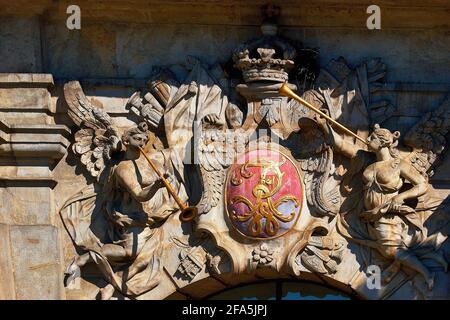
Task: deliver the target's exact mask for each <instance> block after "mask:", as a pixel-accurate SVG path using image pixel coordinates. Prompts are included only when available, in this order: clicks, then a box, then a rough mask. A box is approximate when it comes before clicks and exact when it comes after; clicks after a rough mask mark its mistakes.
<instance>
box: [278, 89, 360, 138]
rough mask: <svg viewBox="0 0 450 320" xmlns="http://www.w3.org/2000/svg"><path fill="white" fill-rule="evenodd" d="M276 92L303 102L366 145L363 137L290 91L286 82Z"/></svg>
mask: <svg viewBox="0 0 450 320" xmlns="http://www.w3.org/2000/svg"><path fill="white" fill-rule="evenodd" d="M278 93H279V94H280V95H282V96H286V97H290V98H292V99H294V100H297V101H298V102H300V103H301V104H303V105H304V106H305V107H307V108H308V109H310V110H312V111H314V112H316V113H318V114H319V115H321V116H322V117H324V118H325V119H327V120H328V121H330V122H331V123H332V124H334V125H335V126H337V127H338V128H340V129H342V130H343V131H344V132H346V133H348V134H350V135H352V136H353V137H355V138H356V139H358V140H359V141H361V142H362V143H364V144H366V145H367V141H366V140H365V139H364V138H361V137H360V136H358V135H357V134H356V133H354V132H353V131H351V130H350V129H348V128H347V127H345V126H343V125H342V124H340V123H339V122H337V121H336V120H334V119H333V118H331V117H330V116H328V115H327V114H326V113H324V112H322V111H320V110H319V109H317V108H316V107H314V106H313V105H312V104H310V103H309V102H308V101H306V100H304V99H302V98H301V97H299V96H298V95H296V94H295V93H294V91H292V90H291V89H290V88H289V86H288V85H287V83H286V82H285V83H283V85H282V86H281V88H280V89H279V91H278Z"/></svg>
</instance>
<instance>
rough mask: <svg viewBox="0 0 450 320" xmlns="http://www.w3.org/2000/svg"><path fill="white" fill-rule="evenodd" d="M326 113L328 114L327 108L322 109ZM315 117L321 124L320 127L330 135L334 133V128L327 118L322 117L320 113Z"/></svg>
mask: <svg viewBox="0 0 450 320" xmlns="http://www.w3.org/2000/svg"><path fill="white" fill-rule="evenodd" d="M322 111H323V112H324V113H325V114H328V111H327V110H322ZM314 119H315V120H316V122H317V124H318V125H319V128H320V129H321V130H322V131H323V132H324V133H325V134H326V135H330V133H332V129H331V128H330V124H329V123H328V121H327V119H325V118H324V117H322V116H321V115H320V114H317V113H316V114H315V115H314Z"/></svg>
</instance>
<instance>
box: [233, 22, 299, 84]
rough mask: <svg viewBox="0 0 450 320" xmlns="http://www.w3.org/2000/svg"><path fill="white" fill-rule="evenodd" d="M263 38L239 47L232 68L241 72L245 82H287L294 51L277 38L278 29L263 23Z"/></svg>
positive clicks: (274, 25) (273, 25)
mask: <svg viewBox="0 0 450 320" xmlns="http://www.w3.org/2000/svg"><path fill="white" fill-rule="evenodd" d="M261 30H262V33H263V37H262V38H259V39H256V40H252V41H250V42H247V43H244V44H243V45H241V46H239V47H238V48H237V49H236V50H235V52H234V55H233V61H234V63H235V64H234V67H235V68H237V69H239V70H240V71H242V75H243V78H244V81H245V82H252V81H276V82H285V81H287V80H288V72H289V71H290V70H291V69H292V67H293V66H294V61H293V59H294V58H295V56H296V50H295V48H294V47H293V46H291V45H290V44H289V43H288V42H287V41H286V40H284V39H283V38H280V37H278V36H277V31H278V27H277V25H276V24H273V23H263V25H262V26H261Z"/></svg>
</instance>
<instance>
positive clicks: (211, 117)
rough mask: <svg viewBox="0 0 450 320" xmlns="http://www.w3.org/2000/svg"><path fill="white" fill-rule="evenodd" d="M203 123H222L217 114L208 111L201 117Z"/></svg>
mask: <svg viewBox="0 0 450 320" xmlns="http://www.w3.org/2000/svg"><path fill="white" fill-rule="evenodd" d="M203 123H209V124H222V123H221V121H220V118H219V116H218V115H217V114H214V113H210V114H208V115H206V116H204V117H203Z"/></svg>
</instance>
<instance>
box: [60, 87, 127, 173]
mask: <svg viewBox="0 0 450 320" xmlns="http://www.w3.org/2000/svg"><path fill="white" fill-rule="evenodd" d="M64 97H65V99H66V102H67V104H68V106H69V110H68V114H69V116H70V118H71V119H72V120H73V122H74V123H75V124H76V125H77V126H78V127H79V130H78V131H77V132H76V134H75V143H74V144H73V146H72V150H73V152H74V153H75V154H76V155H77V156H79V157H80V161H81V163H82V164H83V165H84V166H85V167H86V169H87V171H88V172H89V174H90V175H91V176H92V177H94V178H97V179H99V177H100V174H101V173H102V171H103V169H104V168H105V166H106V164H107V163H109V161H110V160H111V156H112V153H113V152H114V151H119V150H120V149H121V143H120V138H119V134H118V131H117V129H116V128H115V127H114V125H113V122H112V119H111V117H110V116H109V115H108V114H107V113H106V112H104V111H103V110H100V109H97V108H95V107H93V106H92V105H91V103H90V102H89V100H88V99H87V97H86V96H85V94H84V92H83V89H82V88H81V86H80V83H79V82H78V81H70V82H68V83H66V84H65V85H64Z"/></svg>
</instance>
